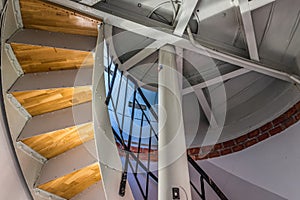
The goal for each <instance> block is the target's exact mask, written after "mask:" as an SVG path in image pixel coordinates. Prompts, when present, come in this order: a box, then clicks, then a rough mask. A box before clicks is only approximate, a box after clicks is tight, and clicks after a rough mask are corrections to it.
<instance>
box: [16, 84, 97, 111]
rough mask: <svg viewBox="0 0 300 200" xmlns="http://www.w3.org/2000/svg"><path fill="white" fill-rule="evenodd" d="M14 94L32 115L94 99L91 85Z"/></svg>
mask: <svg viewBox="0 0 300 200" xmlns="http://www.w3.org/2000/svg"><path fill="white" fill-rule="evenodd" d="M12 94H13V95H14V97H15V98H16V99H17V100H18V101H19V102H20V104H21V105H22V106H23V107H24V108H25V109H26V110H27V111H28V112H29V113H30V114H31V115H32V116H36V115H41V114H44V113H48V112H52V111H56V110H60V109H63V108H68V107H71V106H73V105H78V104H81V103H85V102H88V101H91V100H92V91H91V88H90V87H89V86H84V87H76V88H58V89H47V90H33V91H23V92H13V93H12Z"/></svg>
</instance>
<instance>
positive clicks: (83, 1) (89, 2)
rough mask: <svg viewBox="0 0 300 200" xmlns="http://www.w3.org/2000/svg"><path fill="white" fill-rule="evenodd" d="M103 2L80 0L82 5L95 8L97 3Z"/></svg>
mask: <svg viewBox="0 0 300 200" xmlns="http://www.w3.org/2000/svg"><path fill="white" fill-rule="evenodd" d="M100 1H102V0H80V3H82V4H85V5H88V6H93V5H95V4H97V3H99V2H100Z"/></svg>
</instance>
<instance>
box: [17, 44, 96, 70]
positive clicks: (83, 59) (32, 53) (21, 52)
mask: <svg viewBox="0 0 300 200" xmlns="http://www.w3.org/2000/svg"><path fill="white" fill-rule="evenodd" d="M11 46H12V48H13V51H14V53H15V55H16V57H17V59H18V61H19V63H20V65H21V67H22V69H23V71H24V73H35V72H48V71H57V70H68V69H78V68H81V67H90V68H92V67H93V64H94V58H93V54H92V53H91V52H84V51H76V50H67V49H60V48H53V47H45V46H34V45H28V44H17V43H12V44H11Z"/></svg>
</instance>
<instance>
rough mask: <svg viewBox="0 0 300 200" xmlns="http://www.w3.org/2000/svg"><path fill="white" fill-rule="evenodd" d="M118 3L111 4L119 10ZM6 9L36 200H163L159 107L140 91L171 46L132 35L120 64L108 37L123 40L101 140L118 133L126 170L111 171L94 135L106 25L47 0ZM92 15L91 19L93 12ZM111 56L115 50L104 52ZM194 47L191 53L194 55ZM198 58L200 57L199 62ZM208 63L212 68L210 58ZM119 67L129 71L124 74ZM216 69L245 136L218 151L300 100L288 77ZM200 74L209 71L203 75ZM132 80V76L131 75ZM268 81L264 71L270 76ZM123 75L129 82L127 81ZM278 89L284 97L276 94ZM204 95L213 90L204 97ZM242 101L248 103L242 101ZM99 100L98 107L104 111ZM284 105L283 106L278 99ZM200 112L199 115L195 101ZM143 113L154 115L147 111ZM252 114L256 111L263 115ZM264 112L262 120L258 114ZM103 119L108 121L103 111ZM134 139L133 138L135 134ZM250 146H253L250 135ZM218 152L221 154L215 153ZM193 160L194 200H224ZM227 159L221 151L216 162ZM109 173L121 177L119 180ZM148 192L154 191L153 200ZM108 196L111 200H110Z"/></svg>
mask: <svg viewBox="0 0 300 200" xmlns="http://www.w3.org/2000/svg"><path fill="white" fill-rule="evenodd" d="M114 3H115V2H114V1H112V4H114ZM100 4H101V3H100ZM100 6H101V5H100ZM4 10H5V12H3V13H5V14H4V15H2V16H1V22H2V24H3V25H2V27H1V39H2V41H1V44H2V52H1V55H2V58H1V61H2V64H1V66H2V71H1V76H2V93H3V101H4V104H5V111H6V114H7V121H8V125H9V130H10V133H11V138H12V141H13V145H14V148H15V151H16V154H17V158H18V161H19V164H20V167H21V170H22V173H23V176H24V179H25V180H26V184H27V186H28V188H29V190H30V193H31V195H32V198H33V199H58V200H63V199H71V200H77V199H83V200H85V199H86V200H89V199H94V197H97V198H98V199H133V198H135V199H157V182H158V177H157V166H156V165H157V141H158V136H157V133H156V130H157V127H155V126H153V123H157V114H156V112H155V111H154V110H152V107H151V105H152V104H151V105H150V103H149V101H148V100H147V98H146V97H145V95H144V94H143V90H142V89H141V88H140V87H139V85H140V84H141V82H142V81H143V78H145V77H146V78H145V79H146V82H147V81H149V80H150V81H151V80H152V79H153V80H154V79H155V80H156V79H157V77H155V75H153V74H156V73H153V71H154V70H156V69H157V68H158V65H157V58H156V57H157V54H156V51H157V49H158V48H160V47H161V46H163V45H164V44H162V43H160V42H153V40H152V39H149V38H148V37H147V38H146V39H145V38H142V37H139V36H135V35H133V36H132V35H130V36H129V38H131V37H134V38H135V40H136V41H135V42H136V43H133V44H132V46H130V47H132V49H134V50H132V51H131V50H130V51H131V52H129V54H126V55H123V57H122V56H118V55H119V54H122V51H125V50H124V49H122V48H125V47H126V45H122V44H123V43H122V42H124V41H125V40H124V41H121V40H120V41H118V37H116V38H114V40H115V41H113V40H110V39H109V38H105V39H107V41H106V42H107V43H108V44H110V46H114V44H113V42H116V41H117V42H120V43H119V44H120V46H121V47H120V48H116V49H108V51H107V54H106V59H107V63H106V66H105V72H104V73H105V76H106V77H105V81H107V82H106V85H105V86H103V87H105V89H106V93H105V95H106V96H105V104H106V106H107V107H105V108H106V109H107V110H106V111H107V114H108V113H109V117H110V121H111V122H113V124H109V125H112V130H110V131H107V130H108V129H111V126H109V127H107V126H106V125H107V124H102V126H103V127H104V129H105V131H104V132H111V136H112V137H113V141H114V144H113V152H114V153H115V154H114V156H115V157H114V158H113V159H112V160H114V159H115V158H118V160H119V161H120V162H119V163H118V164H117V166H118V167H120V168H119V169H116V168H117V167H116V168H113V167H110V166H108V164H106V163H105V162H103V163H101V162H100V161H99V160H100V159H99V157H101V156H103V154H105V152H102V154H101V152H100V151H104V150H105V147H104V146H105V145H103V141H100V142H99V135H97V134H96V132H97V131H96V130H98V129H99V124H95V111H94V110H95V107H93V106H94V104H93V102H94V101H95V99H96V97H95V96H94V94H95V91H96V93H97V91H98V88H96V89H95V82H94V81H95V77H96V76H97V75H99V74H97V75H95V71H97V70H95V69H96V67H97V64H98V62H97V59H99V58H98V57H97V47H98V45H99V30H100V29H99V27H101V26H102V25H103V24H102V21H101V20H99V19H96V18H93V17H91V16H87V15H85V14H83V13H80V12H79V11H75V10H71V9H70V8H64V7H62V6H58V5H56V4H52V3H49V1H47V2H46V1H42V0H14V1H12V0H8V1H7V3H6V4H5V6H4ZM88 12H90V11H89V10H88ZM155 15H156V14H155ZM150 17H151V16H150ZM110 28H111V29H107V30H106V31H109V34H110V35H114V34H115V35H117V34H118V33H122V31H121V30H119V29H118V28H116V27H113V28H112V27H110ZM125 35H126V33H125ZM102 39H103V38H102ZM126 42H127V41H125V43H126ZM139 42H140V43H139ZM151 42H152V43H151ZM149 44H150V45H149ZM134 45H137V46H134ZM139 45H141V46H139ZM148 45H149V46H150V50H149V49H148V50H146V51H147V52H145V51H143V50H141V51H140V52H139V53H137V51H138V50H140V49H142V48H144V46H148ZM149 46H148V47H149ZM107 48H109V45H108V46H106V49H107ZM189 48H190V49H192V48H191V47H189ZM193 48H194V47H193ZM129 49H130V48H129ZM190 49H188V50H186V51H188V53H191V52H190ZM113 51H115V52H113ZM148 51H149V52H148ZM111 54H112V55H111ZM131 54H132V55H131ZM142 54H145V55H143V56H146V57H147V56H149V57H147V58H146V59H145V60H146V61H147V59H150V60H151V59H153V58H155V59H156V61H155V62H154V64H153V63H152V62H151V64H153V65H152V66H151V67H149V68H147V67H148V65H147V64H145V65H143V61H145V60H143V56H142V58H139V56H141V55H142ZM182 54H183V52H182ZM244 54H245V52H243V55H242V56H245V55H244ZM116 57H118V59H116ZM132 58H133V59H132ZM134 59H136V61H135V64H137V63H139V64H141V63H142V64H141V67H140V68H139V69H137V68H135V67H130V64H132V62H133V61H132V60H134ZM193 59H196V56H195V57H194V58H193ZM203 59H204V60H205V58H204V57H203ZM191 60H192V59H191ZM146 61H145V63H146ZM209 62H210V61H209ZM128 63H129V64H128ZM115 64H116V65H115ZM118 64H123V66H122V68H121V69H120V70H119V69H118ZM250 64H251V63H250ZM112 65H113V66H112ZM145 66H146V67H145ZM143 67H144V68H143ZM218 67H219V69H220V71H221V77H222V78H224V79H226V80H228V82H226V86H227V87H228V88H229V89H228V91H229V92H228V94H229V95H228V96H229V102H230V104H229V105H230V106H229V107H230V109H231V110H229V111H230V112H229V117H228V118H227V121H226V124H225V126H224V127H225V131H224V132H226V133H227V132H234V133H238V134H236V135H229V136H227V135H226V134H223V135H222V137H223V136H224V138H222V137H221V142H223V143H220V144H217V145H221V146H222V147H221V148H224V149H226V148H227V146H226V145H227V144H225V143H226V140H229V139H235V138H237V137H240V136H241V135H242V134H244V133H240V131H241V130H243V131H244V129H245V131H250V129H251V130H252V129H254V128H253V127H254V126H257V127H258V128H259V127H260V126H261V125H263V123H265V121H262V120H260V118H257V117H256V115H258V116H261V118H263V116H264V115H268V116H273V115H276V116H277V115H279V113H283V112H285V111H286V110H287V109H288V107H289V106H290V105H294V103H295V102H296V101H297V100H298V99H299V98H298V96H299V95H298V93H297V94H296V93H295V90H296V89H295V88H294V86H293V85H292V84H290V83H286V82H284V81H286V80H285V79H288V78H287V77H284V78H280V79H282V80H284V81H282V80H280V81H279V80H277V79H273V78H270V77H265V76H263V75H261V74H257V73H256V72H250V70H249V69H244V68H241V69H239V68H238V67H237V66H235V65H229V64H224V63H221V65H220V66H218ZM146 68H147V69H146ZM190 68H191V67H190V66H189V65H187V67H186V69H185V71H183V72H185V73H186V74H185V76H186V77H188V80H187V82H190V83H194V84H195V85H196V84H199V80H198V79H199V77H197V76H194V75H193V73H194V72H193V71H192V72H193V73H191V71H189V70H191V69H190ZM225 68H226V69H225ZM223 69H224V70H223ZM203 70H204V71H205V69H203ZM145 71H146V72H145ZM267 71H268V70H267ZM271 71H272V70H271ZM128 72H129V73H130V74H133V75H134V76H135V78H132V77H131V76H130V75H128ZM144 72H145V73H144ZM155 72H156V71H155ZM126 73H127V74H126ZM147 73H148V74H147ZM151 73H152V74H151ZM207 73H211V74H209V76H214V75H215V74H214V73H215V72H210V71H209V70H207ZM264 73H266V72H264V71H263V74H264ZM276 73H277V72H276ZM276 73H275V74H276ZM124 74H126V76H123V75H124ZM149 74H150V75H149ZM212 74H213V75H212ZM245 74H246V76H248V75H249V76H248V77H246V76H245V77H246V78H245V79H244V80H241V79H243V76H242V75H245ZM219 75H220V74H219ZM227 76H228V78H227ZM236 76H239V77H238V78H236V79H235V80H238V79H240V81H241V82H242V84H241V85H237V84H236V82H234V81H232V82H231V80H230V79H233V78H235V77H236ZM276 76H277V75H276ZM278 76H279V75H278ZM130 77H131V78H130ZM141 77H142V78H141ZM249 77H250V78H249ZM139 78H141V79H139ZM209 78H211V80H210V81H211V83H210V82H209V81H208V84H211V85H209V86H212V88H210V89H212V92H213V93H217V92H220V90H221V89H220V88H218V87H219V85H215V84H218V83H219V82H218V77H209ZM293 78H294V79H297V77H296V78H295V77H294V76H291V77H290V79H293ZM116 79H117V81H116ZM138 79H139V80H138ZM139 81H141V82H139ZM193 81H196V82H193ZM197 81H198V82H197ZM203 81H205V80H203ZM243 81H244V82H243ZM288 81H289V82H292V81H291V80H288ZM184 84H187V83H186V82H185V83H184ZM204 84H207V83H206V82H205V83H204ZM259 84H265V86H264V87H263V88H262V89H261V90H258V91H255V94H252V93H253V91H254V89H252V88H256V86H257V85H259ZM128 85H131V86H132V87H133V88H134V89H133V91H134V92H132V93H133V97H126V95H127V92H128ZM200 85H201V83H200ZM209 86H207V87H209ZM155 87H156V86H155V85H154V86H153V85H147V86H146V87H145V88H150V89H153V88H155ZM273 87H276V89H278V90H276V91H275V90H273V89H274V88H273ZM191 88H192V87H191ZM191 88H188V87H186V89H184V91H183V93H186V94H188V95H189V94H190V93H191V91H190V90H193V89H194V88H192V89H191ZM232 88H233V89H232ZM245 88H246V89H245ZM249 88H250V89H249ZM268 88H269V89H270V91H271V90H272V91H271V92H270V94H271V95H269V97H268V98H263V97H261V96H263V95H262V93H263V92H262V91H263V90H267V89H268ZM102 89H103V88H102ZM231 89H232V90H231ZM247 89H249V91H250V92H249V93H247V92H248V90H247ZM203 90H204V92H207V91H205V89H203ZM201 91H202V89H201ZM277 91H278V92H277ZM251 92H252V93H251ZM243 93H245V94H246V95H244V96H243V95H241V94H243ZM286 94H288V95H290V94H293V95H291V97H292V98H290V99H288V98H286V97H285V96H288V95H286ZM294 94H295V95H294ZM101 95H102V94H101ZM101 95H100V97H101V103H102V104H103V105H104V100H103V98H102V96H101ZM120 95H123V96H124V95H125V100H126V98H130V102H129V103H130V105H127V104H126V103H127V101H125V100H124V102H122V100H120V99H119V96H120ZM188 95H187V97H185V98H187V99H188V100H191V99H192V100H193V98H194V97H191V96H188ZM204 95H205V94H204V93H203V96H204ZM255 95H257V96H259V98H258V100H257V99H255V98H254V96H255ZM245 96H246V97H247V98H248V99H246V97H245ZM275 97H276V98H275ZM277 97H278V98H277ZM97 98H98V96H97ZM281 98H282V99H284V101H281ZM99 99H100V98H98V99H97V100H99ZM207 99H209V98H207ZM240 99H242V100H243V102H242V103H240ZM270 99H272V101H274V102H277V103H278V102H279V104H280V106H279V107H280V109H278V111H277V110H276V111H274V112H273V109H271V108H274V107H275V103H274V105H271V104H270V105H268V106H269V110H272V111H270V112H268V113H267V114H265V113H264V110H263V109H261V107H263V106H262V105H258V104H256V101H261V102H263V103H265V102H267V101H269V100H270ZM202 100H203V98H202ZM209 101H210V100H209ZM192 102H193V101H192ZM237 102H238V103H237ZM280 102H281V103H280ZM122 103H124V105H121V107H122V109H121V108H120V104H122ZM202 103H203V102H202ZM202 103H200V104H201V106H202V108H201V111H203V112H202V113H201V115H206V116H204V118H205V120H204V121H205V125H204V126H202V127H204V129H206V128H207V127H209V126H210V125H212V124H210V123H211V122H212V121H209V114H207V113H206V111H205V107H203V104H202ZM205 103H206V104H205V105H207V106H206V108H208V107H209V106H210V105H209V103H211V102H206V101H205ZM218 103H219V105H218V106H219V107H222V102H221V101H220V102H218ZM243 103H245V104H247V103H249V104H250V105H255V106H257V109H252V108H251V107H247V110H246V111H247V112H246V114H245V113H242V112H241V109H240V107H242V106H244V104H243ZM196 104H197V107H198V101H197V102H196V103H195V105H196ZM126 106H128V107H130V109H131V110H130V111H131V113H129V114H128V113H127V114H128V116H127V115H126V113H125V107H126ZM260 106H261V107H260ZM118 107H119V109H120V110H123V113H121V114H120V112H119V111H120V110H118ZM97 109H98V108H97ZM146 109H148V110H149V113H150V114H149V113H146V112H145V111H144V110H146ZM266 109H267V108H266ZM100 110H101V109H100ZM208 110H209V109H208ZM253 110H258V112H254V111H253ZM106 111H105V112H106ZM150 111H151V112H150ZM136 112H139V113H140V118H139V119H137V118H138V117H137V116H135V114H136ZM259 112H261V113H264V114H261V115H259ZM203 113H205V114H203ZM98 114H99V113H98ZM101 114H103V115H105V113H104V112H103V113H100V115H101ZM217 114H218V113H217ZM240 115H242V119H241V121H239V120H240V119H238V120H237V119H236V118H235V116H240ZM107 116H108V115H107ZM120 116H123V119H121V120H120V119H119V117H120ZM124 116H127V118H128V119H127V120H128V121H127V122H130V123H129V124H127V126H128V127H129V129H128V131H127V132H125V131H124V130H123V126H126V122H124ZM191 116H192V115H191ZM121 118H122V117H121ZM187 118H188V117H187ZM191 118H193V116H192V117H191ZM206 118H207V119H206ZM252 118H253V119H252ZM100 121H101V120H100ZM136 121H138V123H139V124H140V131H136V130H134V128H133V126H134V125H133V124H134V123H136ZM249 121H250V122H251V124H250V125H249V124H248V122H249ZM237 122H238V123H239V124H238V125H237V124H236V123H237ZM124 124H125V125H124ZM145 124H147V126H148V129H147V131H148V132H149V133H148V135H147V137H146V139H144V138H143V139H142V134H143V133H144V132H145V130H144V128H143V126H145ZM202 125H203V124H202ZM199 126H200V125H199ZM103 127H100V128H103ZM245 127H246V128H245ZM257 127H255V128H257ZM97 128H98V129H97ZM135 131H136V133H133V132H135ZM200 131H202V130H200ZM133 135H135V136H133ZM198 136H199V134H198V135H197V137H198ZM97 137H98V138H97ZM110 139H112V138H110ZM202 139H203V138H202V135H201V136H200V137H199V138H196V140H195V141H196V142H199V141H201V140H202ZM265 139H266V138H265ZM97 140H98V141H97ZM233 141H234V144H235V145H239V144H238V143H237V142H235V140H233ZM245 141H248V136H247V139H246V140H245ZM245 141H243V142H245ZM101 142H102V143H101ZM101 144H102V145H103V146H102V147H101ZM243 145H244V144H243ZM251 145H253V144H251ZM231 149H234V147H232V148H231ZM193 150H194V149H190V150H188V154H190V155H193V154H194V153H195V152H194V151H193ZM202 150H203V149H201V151H202ZM210 150H211V149H209V151H210ZM215 150H218V149H216V148H215ZM195 151H197V150H195ZM220 151H221V150H220ZM238 151H240V150H238ZM214 153H215V152H212V153H211V154H208V156H207V157H209V158H213V157H216V156H215V155H214ZM195 154H197V156H196V155H195V156H190V155H188V163H189V166H190V168H193V170H194V171H195V172H196V174H197V179H198V180H199V181H198V182H197V183H193V182H191V188H192V189H193V194H194V196H193V197H194V198H195V199H201V200H205V199H209V198H211V196H209V195H211V193H214V195H213V197H214V198H216V199H221V200H226V199H227V197H226V196H225V195H224V194H223V192H222V191H221V190H220V189H219V188H218V186H217V184H216V183H214V181H213V180H212V179H211V178H210V177H209V176H208V175H207V174H206V173H205V172H204V171H203V170H202V169H201V167H200V166H199V165H198V164H197V163H196V162H195V160H194V159H198V157H199V156H198V154H199V151H197V152H196V153H195ZM200 154H201V152H200ZM220 155H223V154H222V153H219V154H218V155H217V156H220ZM224 155H225V154H224ZM104 157H105V156H104ZM106 158H107V157H106ZM201 159H202V157H201ZM153 163H154V164H153ZM152 164H153V165H154V166H152ZM108 168H109V169H108ZM150 168H152V169H150ZM153 168H154V169H155V170H153ZM118 170H119V171H118ZM112 174H114V175H113V176H112ZM112 186H113V187H112ZM204 187H209V190H210V191H211V192H210V194H209V195H208V196H207V195H206V194H205V192H206V191H207V189H206V188H204ZM150 191H151V192H154V193H150ZM111 192H112V193H113V198H112V196H110V195H111Z"/></svg>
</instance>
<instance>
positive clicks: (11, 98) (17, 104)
mask: <svg viewBox="0 0 300 200" xmlns="http://www.w3.org/2000/svg"><path fill="white" fill-rule="evenodd" d="M7 98H8V100H9V101H10V102H11V103H12V104H13V105H14V106H15V107H16V109H17V110H18V111H19V112H20V113H21V114H22V115H23V116H24V117H25V118H26V119H27V120H29V119H31V118H32V116H31V115H30V114H29V113H28V111H27V110H26V109H25V108H24V107H23V106H22V105H21V104H20V102H19V101H18V100H17V99H16V98H15V97H14V96H13V95H12V94H7Z"/></svg>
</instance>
